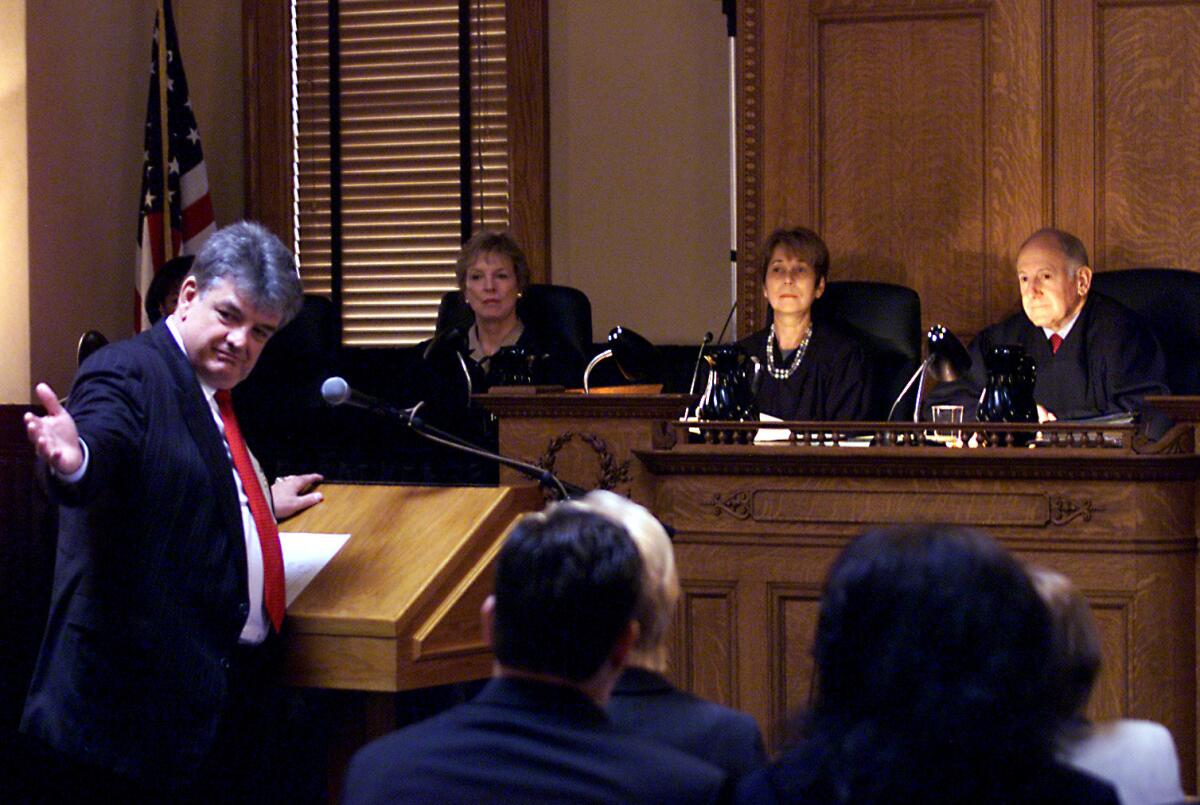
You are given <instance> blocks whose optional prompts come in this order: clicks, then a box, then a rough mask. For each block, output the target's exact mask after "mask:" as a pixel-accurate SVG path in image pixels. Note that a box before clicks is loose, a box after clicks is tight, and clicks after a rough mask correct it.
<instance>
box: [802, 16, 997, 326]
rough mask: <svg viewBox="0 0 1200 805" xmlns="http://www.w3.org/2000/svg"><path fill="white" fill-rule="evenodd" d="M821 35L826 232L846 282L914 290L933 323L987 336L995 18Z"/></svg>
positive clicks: (826, 29) (839, 26)
mask: <svg viewBox="0 0 1200 805" xmlns="http://www.w3.org/2000/svg"><path fill="white" fill-rule="evenodd" d="M819 29H820V37H819V49H820V51H819V54H820V65H821V67H820V74H819V77H818V90H817V91H818V93H819V106H820V120H821V131H820V156H819V162H818V165H819V168H820V178H819V182H820V208H819V222H818V227H819V228H820V229H821V231H822V233H823V235H824V237H825V239H826V241H827V242H828V244H829V247H830V250H831V251H832V253H833V254H834V255H835V258H834V276H835V277H836V278H837V279H875V280H882V281H885V282H894V283H898V284H901V285H907V286H909V287H912V288H915V289H916V290H917V292H918V293H920V294H921V297H922V299H923V300H924V301H925V304H924V305H923V308H924V310H923V312H924V313H925V315H926V317H927V318H928V319H929V320H933V321H941V322H945V323H946V324H947V326H949V327H950V328H951V329H952V330H955V331H957V332H963V331H964V330H972V329H977V327H976V325H975V321H974V320H975V318H976V317H977V314H976V313H975V312H974V311H975V310H976V309H977V306H978V302H979V289H980V280H981V279H982V278H983V276H984V274H985V265H984V254H985V253H986V251H987V249H986V243H985V237H984V227H983V198H984V184H985V182H984V172H983V167H984V142H985V138H984V108H985V92H984V87H983V76H984V70H983V54H984V52H985V50H986V47H985V44H986V37H985V25H984V20H983V16H982V15H979V14H977V15H972V16H951V17H946V18H941V17H930V18H919V19H909V18H900V19H896V20H886V21H865V22H863V21H858V20H854V21H840V20H839V21H831V22H827V23H826V22H822V23H821V24H820V26H819ZM947 277H953V278H955V279H956V280H958V281H955V282H946V279H947ZM935 291H939V292H935Z"/></svg>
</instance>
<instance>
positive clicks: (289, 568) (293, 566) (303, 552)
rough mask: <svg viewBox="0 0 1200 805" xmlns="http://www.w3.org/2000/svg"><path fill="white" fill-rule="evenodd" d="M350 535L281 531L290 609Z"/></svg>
mask: <svg viewBox="0 0 1200 805" xmlns="http://www.w3.org/2000/svg"><path fill="white" fill-rule="evenodd" d="M348 539H350V535H349V534H308V533H305V532H301V531H281V532H280V533H279V546H280V548H282V549H283V577H284V584H285V586H286V588H287V606H289V607H290V606H291V605H292V602H293V601H295V600H296V598H297V596H299V595H300V593H302V592H304V588H305V587H307V586H308V585H309V582H311V581H312V580H313V579H315V578H316V577H317V574H318V573H320V572H321V568H323V567H325V565H327V564H329V560H330V559H332V558H333V556H334V554H336V553H337V552H338V551H340V550H341V549H342V546H343V545H345V544H346V540H348Z"/></svg>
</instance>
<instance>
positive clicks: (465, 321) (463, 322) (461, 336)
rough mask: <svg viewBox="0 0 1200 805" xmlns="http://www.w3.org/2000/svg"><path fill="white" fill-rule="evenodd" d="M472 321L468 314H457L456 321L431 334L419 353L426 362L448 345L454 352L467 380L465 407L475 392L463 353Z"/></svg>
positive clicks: (468, 404) (465, 349) (468, 405)
mask: <svg viewBox="0 0 1200 805" xmlns="http://www.w3.org/2000/svg"><path fill="white" fill-rule="evenodd" d="M473 323H474V321H473V320H472V319H470V318H469V317H468V316H465V315H464V316H459V318H458V320H457V321H452V322H450V323H449V324H448V326H446V327H445V328H443V329H442V330H439V331H438V332H436V333H434V334H433V338H431V339H429V343H428V344H427V345H426V346H425V351H424V352H422V353H421V360H422V361H424V362H426V363H428V362H429V359H430V358H432V357H433V356H434V355H436V354H437V353H438V352H440V351H441V350H442V349H443V348H445V347H450V348H451V349H452V350H453V352H454V357H455V358H457V359H458V365H459V367H460V368H461V369H462V373H463V377H464V378H466V381H467V407H468V408H469V407H470V405H471V395H472V394H474V393H475V388H474V384H473V383H472V382H471V370H470V368H468V367H467V359H466V358H465V357H464V356H463V353H464V352H466V351H467V331H468V330H470V329H471V325H472V324H473Z"/></svg>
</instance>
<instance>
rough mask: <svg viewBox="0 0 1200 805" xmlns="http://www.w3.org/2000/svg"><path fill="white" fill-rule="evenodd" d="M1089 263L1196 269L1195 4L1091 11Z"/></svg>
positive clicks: (1199, 161) (1199, 82)
mask: <svg viewBox="0 0 1200 805" xmlns="http://www.w3.org/2000/svg"><path fill="white" fill-rule="evenodd" d="M1097 14H1098V20H1097V22H1098V26H1097V28H1098V30H1097V32H1096V36H1097V38H1098V40H1099V41H1098V52H1099V59H1098V67H1099V75H1098V77H1097V80H1098V85H1099V87H1098V98H1099V100H1100V109H1099V124H1098V129H1099V140H1098V153H1097V155H1096V164H1097V174H1098V176H1099V177H1100V191H1101V193H1100V197H1099V198H1098V199H1097V216H1098V219H1099V221H1098V227H1097V229H1098V232H1097V243H1096V245H1095V248H1094V250H1093V251H1094V253H1093V260H1094V262H1095V263H1096V264H1097V265H1099V266H1102V267H1104V268H1106V269H1111V268H1130V267H1137V266H1179V267H1190V268H1193V269H1197V268H1200V265H1197V262H1196V259H1197V258H1196V255H1197V253H1198V252H1200V214H1197V210H1200V182H1197V178H1200V136H1197V132H1198V131H1200V4H1189V5H1179V4H1172V5H1159V6H1146V5H1142V4H1138V5H1117V6H1108V5H1105V6H1102V7H1100V8H1099V10H1098V12H1097Z"/></svg>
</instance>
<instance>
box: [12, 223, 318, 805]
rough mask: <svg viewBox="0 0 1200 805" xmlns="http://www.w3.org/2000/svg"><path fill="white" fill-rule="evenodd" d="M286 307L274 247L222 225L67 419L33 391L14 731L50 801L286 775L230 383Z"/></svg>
mask: <svg viewBox="0 0 1200 805" xmlns="http://www.w3.org/2000/svg"><path fill="white" fill-rule="evenodd" d="M301 299H302V290H301V285H300V279H299V277H298V276H297V274H296V266H295V262H294V260H293V259H292V256H291V254H290V253H289V252H288V250H287V249H286V248H285V247H284V245H283V244H282V243H280V241H279V240H278V238H276V237H275V236H274V235H272V234H271V233H269V232H267V231H266V230H265V229H263V228H262V227H261V226H258V225H257V224H252V223H248V222H242V223H238V224H234V225H232V226H229V227H226V228H224V229H222V230H220V231H218V232H216V233H215V234H214V235H213V236H212V237H211V238H209V240H208V241H207V242H206V243H205V245H204V246H203V248H202V249H201V251H200V253H199V254H198V255H197V257H196V260H195V262H194V263H193V265H192V268H191V271H190V273H189V274H188V276H187V277H186V278H185V279H184V281H183V284H182V286H181V288H180V292H179V302H178V306H177V307H176V309H175V311H174V312H173V313H172V314H171V315H170V316H168V317H167V318H166V319H164V320H162V321H160V322H159V323H158V324H156V325H155V326H154V327H153V328H152V329H150V330H147V331H146V332H143V333H141V334H140V335H138V336H136V337H134V338H131V339H129V340H126V341H122V342H119V343H116V344H112V345H110V346H108V347H106V348H104V349H101V350H100V351H98V352H96V353H95V354H94V355H92V356H91V357H90V358H88V360H87V361H85V362H84V364H83V366H82V367H80V370H79V373H78V375H77V376H76V378H75V383H74V386H73V388H72V389H71V394H70V398H69V400H68V401H67V405H66V407H65V408H64V407H63V406H61V405H59V403H58V401H57V399H56V395H55V393H54V391H53V390H51V389H50V388H49V387H48V386H47V385H45V384H39V385H38V387H37V396H38V398H39V400H40V401H41V403H42V405H43V406H44V407H45V409H46V415H45V416H40V417H39V416H34V415H32V414H27V415H26V428H27V431H28V436H29V439H30V441H31V442H32V443H33V445H34V447H35V449H36V451H37V454H38V456H39V458H40V459H41V462H42V470H43V471H44V474H45V476H46V481H47V485H48V487H49V489H50V492H51V494H52V495H53V496H54V497H55V498H56V500H57V501H58V503H59V504H60V507H59V534H58V553H57V557H56V561H55V570H54V591H53V599H52V603H51V608H50V617H49V622H48V624H47V628H46V633H45V637H44V640H43V643H42V648H41V653H40V655H39V657H38V660H37V665H36V667H35V670H34V676H33V680H32V683H31V686H30V690H29V695H28V697H27V699H26V703H25V711H24V716H23V719H22V724H21V728H22V731H23V732H25V733H26V734H28V735H30V736H32V737H33V738H34V739H35V741H36V742H37V744H38V745H39V746H40V747H41V748H42V749H43V751H44V759H45V762H46V764H47V765H48V769H47V771H46V773H45V774H44V778H45V779H44V782H45V784H46V785H47V786H48V787H49V788H50V792H48V793H47V795H46V798H47V800H48V801H56V800H55V799H54V798H55V797H60V798H64V799H63V801H73V802H80V801H88V802H90V801H114V802H157V801H171V802H180V801H183V802H189V801H241V800H243V799H258V800H259V801H263V800H262V798H261V797H260V796H259V794H260V793H262V792H263V788H264V786H265V785H267V784H269V783H270V782H271V781H272V780H277V779H281V776H280V775H279V774H275V775H274V776H273V774H272V772H271V769H270V767H271V764H272V762H273V759H274V758H276V757H277V753H278V750H279V749H280V748H281V747H282V746H284V743H281V741H280V740H279V739H278V736H272V735H271V726H272V725H271V724H269V723H267V722H268V721H270V720H272V719H273V715H272V710H271V708H272V706H273V705H272V703H273V702H275V701H276V699H275V697H274V692H275V691H278V689H277V688H275V687H274V686H273V685H272V684H271V673H270V669H271V665H272V662H271V660H272V657H273V656H274V652H273V649H274V647H275V646H276V645H277V643H278V634H279V630H280V626H281V623H282V619H283V615H284V611H283V610H284V597H283V596H284V592H283V570H282V561H281V552H280V546H279V537H278V530H277V529H276V528H275V521H274V518H273V516H272V513H271V511H270V509H269V495H268V493H267V491H266V490H265V484H264V483H262V482H261V481H260V478H259V477H258V473H257V467H256V465H255V463H254V462H253V459H252V458H251V457H250V456H249V452H248V450H247V449H246V446H245V443H244V442H243V441H242V439H241V436H240V433H239V431H238V428H237V424H236V417H235V416H234V414H233V412H232V409H231V407H230V404H229V390H230V389H232V388H233V387H234V386H236V385H237V384H238V383H239V382H241V381H242V380H243V379H245V377H246V376H247V375H248V374H249V373H250V370H251V369H252V368H254V364H255V362H256V361H257V360H258V356H259V354H260V353H261V351H262V348H263V346H264V345H265V344H266V343H267V341H268V340H269V339H270V338H271V336H272V334H274V333H275V332H276V330H278V329H279V328H280V327H282V326H283V325H284V324H285V323H286V322H287V321H288V320H289V319H291V318H292V317H293V316H294V315H295V314H296V312H297V310H299V308H300V304H301ZM281 709H282V708H281ZM264 736H271V737H264ZM283 776H284V777H285V776H286V775H283ZM267 799H268V800H269V801H273V798H271V797H270V796H269V795H268V796H267Z"/></svg>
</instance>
